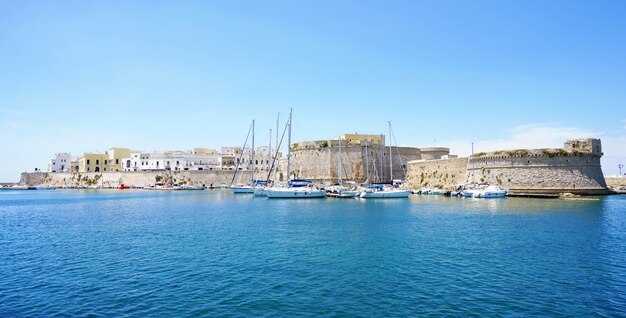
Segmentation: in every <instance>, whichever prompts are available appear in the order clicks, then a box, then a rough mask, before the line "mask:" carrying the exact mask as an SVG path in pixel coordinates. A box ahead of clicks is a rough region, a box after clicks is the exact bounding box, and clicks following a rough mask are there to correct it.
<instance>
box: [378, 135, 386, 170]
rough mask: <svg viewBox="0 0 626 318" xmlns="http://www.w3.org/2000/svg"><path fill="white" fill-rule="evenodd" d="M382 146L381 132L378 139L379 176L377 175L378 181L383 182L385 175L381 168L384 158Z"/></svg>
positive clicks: (383, 146)
mask: <svg viewBox="0 0 626 318" xmlns="http://www.w3.org/2000/svg"><path fill="white" fill-rule="evenodd" d="M384 148H385V145H383V134H380V139H379V140H378V158H379V159H380V176H378V182H383V178H384V177H385V171H384V170H383V161H384V159H385V154H384V150H385V149H384Z"/></svg>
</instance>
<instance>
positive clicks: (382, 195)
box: [359, 189, 411, 199]
mask: <svg viewBox="0 0 626 318" xmlns="http://www.w3.org/2000/svg"><path fill="white" fill-rule="evenodd" d="M410 194H411V192H409V191H408V190H401V189H384V190H378V191H376V190H374V191H372V190H371V189H368V190H365V191H363V192H361V194H360V195H359V197H361V198H362V199H403V198H408V197H409V195H410Z"/></svg>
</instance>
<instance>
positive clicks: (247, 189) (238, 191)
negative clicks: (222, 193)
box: [231, 187, 254, 194]
mask: <svg viewBox="0 0 626 318" xmlns="http://www.w3.org/2000/svg"><path fill="white" fill-rule="evenodd" d="M231 190H233V193H235V194H243V193H254V189H253V188H252V187H232V188H231Z"/></svg>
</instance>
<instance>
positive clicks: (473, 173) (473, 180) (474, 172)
mask: <svg viewBox="0 0 626 318" xmlns="http://www.w3.org/2000/svg"><path fill="white" fill-rule="evenodd" d="M475 174H476V171H475V170H474V143H472V182H476V181H475V180H476V178H474V175H475Z"/></svg>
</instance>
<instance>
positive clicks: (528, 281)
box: [0, 190, 626, 317]
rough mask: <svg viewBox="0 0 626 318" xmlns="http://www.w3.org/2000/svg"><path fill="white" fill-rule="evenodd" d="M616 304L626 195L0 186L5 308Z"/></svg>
mask: <svg viewBox="0 0 626 318" xmlns="http://www.w3.org/2000/svg"><path fill="white" fill-rule="evenodd" d="M120 316H124V317H232V316H235V317H250V316H254V317H257V316H269V317H281V316H288V317H293V316H298V317H303V316H308V317H311V316H312V317H384V316H401V317H405V316H429V317H476V316H490V317H491V316H495V317H528V316H533V317H625V316H626V196H624V195H622V196H618V195H614V196H605V197H585V198H582V199H578V200H561V199H532V198H501V199H472V198H448V197H442V196H420V195H414V196H411V198H409V199H386V200H385V199H378V200H372V199H368V200H364V199H331V198H328V199H304V200H302V199H301V200H280V199H266V198H259V197H253V196H251V195H245V194H243V195H234V194H232V193H230V192H229V191H226V190H206V191H147V190H36V191H12V190H8V191H0V317H120Z"/></svg>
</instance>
